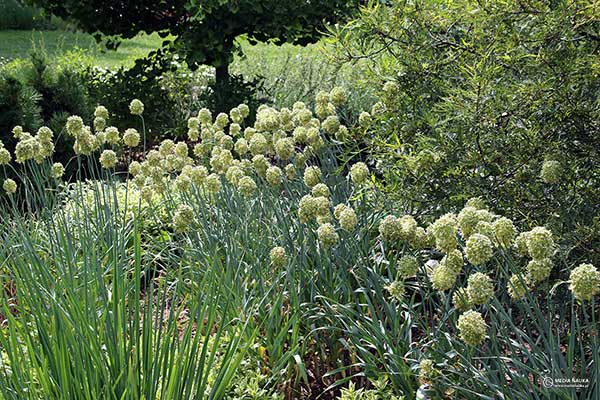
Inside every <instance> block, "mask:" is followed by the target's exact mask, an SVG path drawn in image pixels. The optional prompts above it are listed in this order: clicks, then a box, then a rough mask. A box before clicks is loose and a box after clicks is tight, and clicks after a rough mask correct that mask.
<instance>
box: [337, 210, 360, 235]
mask: <svg viewBox="0 0 600 400" xmlns="http://www.w3.org/2000/svg"><path fill="white" fill-rule="evenodd" d="M339 221H340V227H341V228H342V229H343V230H345V231H348V232H351V231H353V230H354V228H356V224H357V223H358V219H357V218H356V212H355V211H354V209H352V208H351V207H347V208H346V209H345V210H344V211H342V212H341V214H340V217H339Z"/></svg>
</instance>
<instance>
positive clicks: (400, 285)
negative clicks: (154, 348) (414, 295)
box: [385, 280, 405, 301]
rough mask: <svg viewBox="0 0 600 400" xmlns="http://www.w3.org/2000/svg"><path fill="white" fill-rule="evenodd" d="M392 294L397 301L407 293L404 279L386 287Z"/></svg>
mask: <svg viewBox="0 0 600 400" xmlns="http://www.w3.org/2000/svg"><path fill="white" fill-rule="evenodd" d="M385 289H386V290H387V291H388V293H389V294H390V296H392V297H393V298H394V299H396V300H397V301H402V297H403V296H404V293H405V287H404V281H400V280H396V281H393V282H392V283H390V284H389V285H387V286H386V287H385Z"/></svg>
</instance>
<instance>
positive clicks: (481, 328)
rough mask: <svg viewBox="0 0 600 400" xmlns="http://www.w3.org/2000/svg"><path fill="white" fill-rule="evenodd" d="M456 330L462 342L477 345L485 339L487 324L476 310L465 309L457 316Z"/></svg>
mask: <svg viewBox="0 0 600 400" xmlns="http://www.w3.org/2000/svg"><path fill="white" fill-rule="evenodd" d="M458 331H459V335H460V338H461V340H462V341H463V342H465V343H466V344H468V345H471V346H478V345H480V344H481V343H483V341H484V340H485V333H486V331H487V325H486V323H485V321H484V319H483V317H482V316H481V314H480V313H478V312H477V311H473V310H470V311H467V312H465V313H464V314H462V315H461V316H460V317H458Z"/></svg>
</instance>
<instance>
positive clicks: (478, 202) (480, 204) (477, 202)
mask: <svg viewBox="0 0 600 400" xmlns="http://www.w3.org/2000/svg"><path fill="white" fill-rule="evenodd" d="M465 207H473V208H476V209H478V210H485V209H487V204H485V200H483V199H482V198H481V197H472V198H470V199H469V200H467V202H466V204H465Z"/></svg>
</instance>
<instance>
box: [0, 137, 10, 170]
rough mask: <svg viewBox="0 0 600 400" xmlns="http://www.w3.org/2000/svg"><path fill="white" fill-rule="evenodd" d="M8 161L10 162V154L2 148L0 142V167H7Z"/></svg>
mask: <svg viewBox="0 0 600 400" xmlns="http://www.w3.org/2000/svg"><path fill="white" fill-rule="evenodd" d="M10 160H12V156H11V155H10V152H9V151H8V150H6V149H5V148H4V147H3V145H2V142H0V165H7V164H8V163H10Z"/></svg>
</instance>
